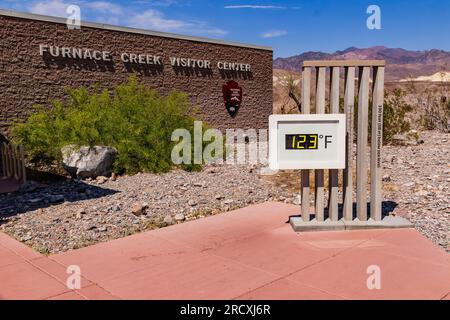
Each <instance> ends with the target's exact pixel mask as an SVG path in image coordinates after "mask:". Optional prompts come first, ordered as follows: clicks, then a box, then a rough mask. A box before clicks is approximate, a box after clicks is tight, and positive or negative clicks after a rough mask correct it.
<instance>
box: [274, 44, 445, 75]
mask: <svg viewBox="0 0 450 320" xmlns="http://www.w3.org/2000/svg"><path fill="white" fill-rule="evenodd" d="M350 59H377V60H378V59H379V60H386V63H387V66H388V68H387V69H386V80H388V81H395V80H400V79H406V78H417V77H420V76H430V75H433V74H435V73H437V72H440V71H448V70H450V52H447V51H443V50H437V49H432V50H427V51H409V50H405V49H400V48H386V47H383V46H377V47H370V48H366V49H359V48H355V47H350V48H348V49H345V50H343V51H336V52H334V53H324V52H313V51H309V52H305V53H302V54H299V55H296V56H292V57H288V58H277V59H275V60H274V62H273V66H274V68H275V69H283V70H289V71H300V70H301V66H302V63H303V61H305V60H350Z"/></svg>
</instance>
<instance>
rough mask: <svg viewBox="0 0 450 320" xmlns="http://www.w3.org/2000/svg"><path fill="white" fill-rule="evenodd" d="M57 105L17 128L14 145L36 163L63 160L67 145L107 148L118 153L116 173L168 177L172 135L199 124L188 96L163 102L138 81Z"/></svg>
mask: <svg viewBox="0 0 450 320" xmlns="http://www.w3.org/2000/svg"><path fill="white" fill-rule="evenodd" d="M52 105H53V107H52V108H51V109H49V110H47V109H44V108H42V107H37V108H38V110H37V112H36V113H34V114H32V115H31V116H30V117H29V119H28V120H27V122H25V123H17V124H15V125H14V126H13V128H12V136H13V139H14V140H15V142H17V143H19V144H22V145H23V146H24V147H25V150H26V152H27V157H28V158H29V159H30V161H32V162H33V163H39V164H48V163H51V162H53V161H55V160H61V157H62V155H61V148H62V147H63V146H65V145H68V144H74V145H78V146H81V145H89V146H93V145H106V146H111V147H115V148H116V149H117V150H118V157H117V159H116V162H115V167H114V171H115V172H116V173H125V172H126V173H136V172H138V171H148V172H155V173H157V172H166V171H169V170H170V169H171V168H172V161H171V150H172V148H173V146H174V144H175V143H174V142H172V141H171V134H172V132H173V131H174V130H175V129H177V128H185V129H187V130H190V131H191V133H192V132H193V126H194V121H195V118H194V116H193V115H192V113H189V102H188V98H187V95H186V94H185V93H182V92H177V91H172V92H170V93H169V94H168V95H167V96H161V95H159V94H158V93H157V92H156V91H155V90H152V89H149V88H147V87H145V86H144V85H141V84H138V82H137V80H136V79H135V78H130V80H129V81H128V83H126V84H123V85H119V86H117V87H115V88H114V89H113V90H112V91H110V90H103V91H99V90H96V93H93V94H90V93H89V91H88V90H87V89H86V88H81V89H75V90H71V91H70V98H69V99H68V102H67V103H66V104H64V103H62V102H61V101H54V102H53V103H52ZM192 149H193V148H192ZM184 169H187V170H196V169H200V166H198V165H185V166H184Z"/></svg>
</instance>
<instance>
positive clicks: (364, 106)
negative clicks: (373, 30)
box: [301, 60, 385, 222]
mask: <svg viewBox="0 0 450 320" xmlns="http://www.w3.org/2000/svg"><path fill="white" fill-rule="evenodd" d="M341 68H343V70H344V73H345V74H344V81H343V82H344V90H343V93H344V97H343V98H344V112H345V114H346V119H347V146H346V148H347V155H346V168H345V169H344V170H343V172H342V174H343V179H342V180H343V190H342V191H343V219H344V221H348V222H350V221H353V188H354V187H353V176H352V174H353V169H354V163H353V135H354V133H353V131H354V130H353V128H354V123H353V117H354V112H355V110H354V109H355V103H354V101H355V84H356V79H355V73H356V71H358V83H357V85H358V86H357V89H358V110H357V111H358V120H357V134H358V135H357V148H356V176H357V179H356V180H357V181H356V214H357V218H358V220H359V221H367V220H368V215H367V188H368V167H369V163H370V179H371V181H370V218H372V219H373V220H375V221H380V220H381V219H382V211H381V204H382V203H381V200H382V199H381V146H382V137H383V134H382V133H383V100H384V70H385V62H384V61H380V60H371V61H367V60H363V61H360V60H358V61H305V62H304V63H303V73H302V111H303V113H305V114H308V113H310V112H311V72H312V69H315V72H316V84H315V88H314V89H315V111H316V113H325V103H326V90H325V86H326V77H327V69H329V73H328V74H329V75H330V81H329V83H330V90H329V103H330V108H329V109H330V113H339V112H340V111H339V98H340V79H341V77H340V72H341ZM371 74H372V90H370V89H371V88H370V76H371ZM370 94H372V106H371V108H372V129H371V130H372V132H371V144H370V162H369V159H367V147H368V128H369V122H368V116H369V101H370V100H369V97H370ZM338 178H339V170H330V171H329V190H328V191H329V201H328V213H329V219H330V220H331V221H338V219H339V217H338V208H339V203H338V191H339V184H338ZM314 180H315V181H314V185H315V188H314V189H315V216H316V220H317V221H318V222H321V221H324V195H325V188H324V171H323V170H315V178H314ZM310 192H311V190H310V170H302V174H301V197H302V219H303V221H305V222H308V221H310Z"/></svg>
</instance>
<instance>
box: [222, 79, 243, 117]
mask: <svg viewBox="0 0 450 320" xmlns="http://www.w3.org/2000/svg"><path fill="white" fill-rule="evenodd" d="M222 91H223V101H224V103H225V107H226V108H227V111H228V113H229V114H230V116H232V117H234V116H235V115H236V114H237V112H238V110H239V108H240V106H241V102H242V88H241V87H240V86H239V84H238V83H237V82H236V81H234V80H230V81H228V82H227V83H226V84H224V85H223V88H222Z"/></svg>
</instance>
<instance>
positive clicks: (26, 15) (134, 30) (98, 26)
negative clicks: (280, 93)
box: [0, 9, 273, 51]
mask: <svg viewBox="0 0 450 320" xmlns="http://www.w3.org/2000/svg"><path fill="white" fill-rule="evenodd" d="M0 16H7V17H14V18H22V19H30V20H37V21H45V22H53V23H62V24H66V19H65V18H59V17H53V16H45V15H40V14H34V13H26V12H19V11H15V10H5V9H0ZM81 27H88V28H96V29H103V30H111V31H121V32H128V33H135V34H143V35H148V36H155V37H164V38H172V39H179V40H188V41H196V42H204V43H211V44H221V45H226V46H234V47H243V48H251V49H258V50H267V51H273V48H272V47H267V46H259V45H253V44H245V43H240V42H233V41H223V40H216V39H210V38H203V37H193V36H184V35H180V34H175V33H167V32H159V31H150V30H145V29H138V28H131V27H121V26H115V25H110V24H103V23H96V22H89V21H82V22H81Z"/></svg>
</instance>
